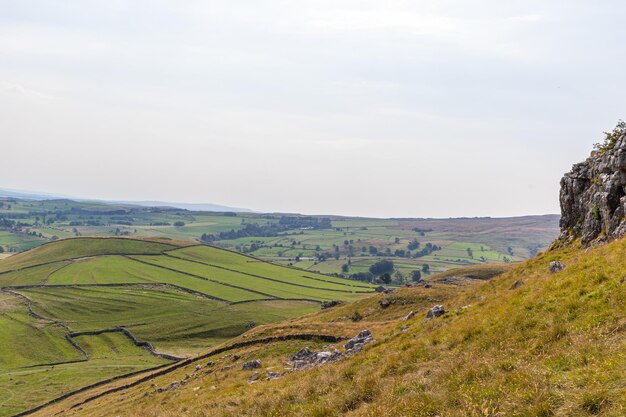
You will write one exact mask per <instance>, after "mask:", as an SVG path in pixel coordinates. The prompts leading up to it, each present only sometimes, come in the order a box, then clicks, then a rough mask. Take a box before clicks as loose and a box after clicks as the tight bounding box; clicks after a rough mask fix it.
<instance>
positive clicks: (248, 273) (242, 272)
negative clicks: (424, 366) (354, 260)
mask: <svg viewBox="0 0 626 417" xmlns="http://www.w3.org/2000/svg"><path fill="white" fill-rule="evenodd" d="M163 255H165V256H169V257H170V258H174V259H179V260H181V261H187V262H193V263H197V264H200V265H204V266H210V267H212V268H217V269H223V270H224V271H230V272H236V273H238V274H243V275H248V276H250V277H253V278H259V279H265V280H268V281H274V282H278V283H281V284H286V285H293V286H295V287H301V288H310V289H313V290H320V291H333V292H342V293H348V294H355V293H362V294H369V293H371V292H374V291H373V290H372V291H351V290H339V289H332V288H319V287H311V286H309V285H303V284H296V283H294V282H289V281H281V280H279V279H276V278H269V277H264V276H262V275H256V274H252V273H250V272H244V271H240V270H237V269H232V268H227V267H225V266H220V265H214V264H209V263H206V262H202V261H196V260H192V259H186V258H181V257H180V256H174V255H171V254H169V253H163ZM157 256H159V255H157ZM272 265H275V264H272ZM279 266H280V265H279ZM305 278H306V277H305ZM332 284H336V285H344V286H346V285H345V284H340V283H336V282H332Z"/></svg>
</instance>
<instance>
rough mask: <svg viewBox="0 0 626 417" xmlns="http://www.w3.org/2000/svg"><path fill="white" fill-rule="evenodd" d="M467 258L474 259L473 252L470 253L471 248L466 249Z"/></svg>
mask: <svg viewBox="0 0 626 417" xmlns="http://www.w3.org/2000/svg"><path fill="white" fill-rule="evenodd" d="M466 251H467V256H469V257H470V258H473V257H474V251H472V248H467V249H466Z"/></svg>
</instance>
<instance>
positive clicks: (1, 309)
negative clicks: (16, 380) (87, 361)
mask: <svg viewBox="0 0 626 417" xmlns="http://www.w3.org/2000/svg"><path fill="white" fill-rule="evenodd" d="M65 333H66V331H65V330H64V329H63V328H62V327H60V326H58V325H55V324H52V323H50V322H48V321H42V320H38V319H35V318H34V317H32V316H31V315H29V314H28V310H27V309H26V304H25V303H24V301H23V300H22V299H20V298H19V297H17V296H15V295H12V294H8V293H5V292H0V372H1V371H2V369H8V368H17V367H21V366H29V365H36V364H39V363H45V362H62V361H67V360H72V359H80V358H81V357H82V356H81V355H80V354H79V352H78V351H77V350H76V349H74V348H73V347H72V346H71V345H70V344H69V343H67V341H66V340H65V337H64V334H65Z"/></svg>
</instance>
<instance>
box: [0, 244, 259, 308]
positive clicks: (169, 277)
mask: <svg viewBox="0 0 626 417" xmlns="http://www.w3.org/2000/svg"><path fill="white" fill-rule="evenodd" d="M150 259H156V257H154V256H151V257H150ZM0 277H2V275H0ZM150 282H165V283H168V284H173V285H178V286H180V287H184V288H189V289H191V290H194V291H198V292H201V293H204V294H207V295H211V296H214V297H218V298H221V299H224V300H227V301H244V300H255V299H261V298H267V297H265V296H263V295H260V294H255V293H252V292H249V291H245V290H241V289H238V288H232V287H226V286H224V285H220V284H217V283H214V282H211V281H207V280H202V279H199V278H196V277H191V276H189V275H185V274H183V273H181V272H176V271H170V270H167V269H163V268H158V267H156V266H151V265H146V264H144V263H140V262H137V261H135V260H133V259H129V258H126V257H124V256H115V255H112V256H100V257H94V258H90V259H84V260H80V261H78V262H74V263H72V264H71V265H69V266H67V267H65V268H63V269H61V270H59V271H57V272H55V273H53V274H52V275H51V276H50V278H49V279H48V283H49V284H111V283H118V284H119V283H150Z"/></svg>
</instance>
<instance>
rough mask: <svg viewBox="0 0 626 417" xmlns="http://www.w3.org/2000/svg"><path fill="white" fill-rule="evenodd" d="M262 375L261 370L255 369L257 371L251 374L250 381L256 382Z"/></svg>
mask: <svg viewBox="0 0 626 417" xmlns="http://www.w3.org/2000/svg"><path fill="white" fill-rule="evenodd" d="M260 376H261V372H259V371H255V372H253V373H252V375H250V378H248V382H256V381H258V379H259V377H260Z"/></svg>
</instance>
